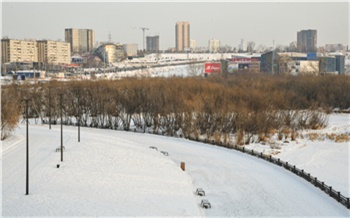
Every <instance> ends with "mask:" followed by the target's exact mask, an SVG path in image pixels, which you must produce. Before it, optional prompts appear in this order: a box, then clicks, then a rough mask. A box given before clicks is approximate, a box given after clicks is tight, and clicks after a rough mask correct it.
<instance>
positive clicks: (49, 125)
mask: <svg viewBox="0 0 350 218" xmlns="http://www.w3.org/2000/svg"><path fill="white" fill-rule="evenodd" d="M50 90H51V88H50V87H49V129H51V94H50Z"/></svg>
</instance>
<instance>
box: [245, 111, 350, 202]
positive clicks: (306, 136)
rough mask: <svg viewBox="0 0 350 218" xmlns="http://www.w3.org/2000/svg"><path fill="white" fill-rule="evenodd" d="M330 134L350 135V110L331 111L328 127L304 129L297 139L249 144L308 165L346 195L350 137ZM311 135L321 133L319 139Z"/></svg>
mask: <svg viewBox="0 0 350 218" xmlns="http://www.w3.org/2000/svg"><path fill="white" fill-rule="evenodd" d="M327 134H328V135H341V134H343V135H348V136H349V138H350V114H331V115H330V117H329V122H328V126H327V127H326V128H324V129H321V130H304V131H301V132H300V133H299V135H300V137H299V138H297V140H296V141H290V140H287V141H288V143H284V141H278V140H275V141H273V143H267V144H266V145H262V144H260V143H255V144H251V145H249V146H246V147H247V148H248V149H254V151H258V152H263V153H266V154H271V153H273V152H278V154H277V155H276V158H280V159H281V160H283V161H286V162H288V163H289V164H291V165H295V166H296V167H297V168H299V169H304V170H305V172H308V173H310V174H311V175H312V176H314V177H317V179H318V180H320V181H323V182H325V183H326V184H327V185H329V186H332V188H333V189H335V190H337V191H340V192H341V193H342V194H343V195H345V196H350V185H349V184H350V183H349V181H350V169H349V166H350V163H349V159H350V158H349V157H350V141H345V142H336V141H335V140H331V139H329V138H328V137H327ZM310 135H317V136H318V137H317V139H318V140H311V139H310ZM274 147H275V148H274Z"/></svg>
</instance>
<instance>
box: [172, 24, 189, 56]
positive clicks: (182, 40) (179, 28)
mask: <svg viewBox="0 0 350 218" xmlns="http://www.w3.org/2000/svg"><path fill="white" fill-rule="evenodd" d="M175 44H176V51H178V52H181V51H185V50H189V49H190V23H189V22H177V23H176V26H175Z"/></svg>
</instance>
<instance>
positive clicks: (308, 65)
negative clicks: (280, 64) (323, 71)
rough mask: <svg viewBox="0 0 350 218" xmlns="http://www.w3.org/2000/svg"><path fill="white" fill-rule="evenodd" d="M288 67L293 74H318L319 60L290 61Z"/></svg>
mask: <svg viewBox="0 0 350 218" xmlns="http://www.w3.org/2000/svg"><path fill="white" fill-rule="evenodd" d="M287 66H288V69H289V70H290V72H291V74H292V75H318V74H319V61H309V60H300V61H289V62H288V63H287Z"/></svg>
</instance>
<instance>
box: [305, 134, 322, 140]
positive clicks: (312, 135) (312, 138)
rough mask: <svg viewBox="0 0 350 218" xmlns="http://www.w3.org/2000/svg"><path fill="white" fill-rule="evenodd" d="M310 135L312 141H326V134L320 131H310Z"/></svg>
mask: <svg viewBox="0 0 350 218" xmlns="http://www.w3.org/2000/svg"><path fill="white" fill-rule="evenodd" d="M308 136H309V139H310V140H311V141H324V135H323V134H320V133H309V134H308Z"/></svg>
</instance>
